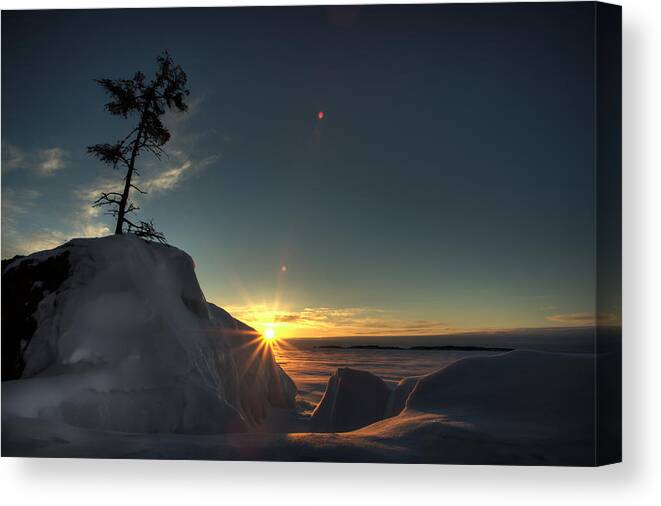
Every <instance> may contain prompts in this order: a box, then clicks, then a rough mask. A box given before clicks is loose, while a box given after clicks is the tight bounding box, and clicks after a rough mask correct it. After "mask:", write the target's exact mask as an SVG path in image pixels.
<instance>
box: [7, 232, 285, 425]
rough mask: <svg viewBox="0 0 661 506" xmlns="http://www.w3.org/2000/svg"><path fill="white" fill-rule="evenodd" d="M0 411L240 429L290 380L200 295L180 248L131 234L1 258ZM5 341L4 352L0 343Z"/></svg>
mask: <svg viewBox="0 0 661 506" xmlns="http://www.w3.org/2000/svg"><path fill="white" fill-rule="evenodd" d="M2 278H3V279H2V282H3V291H4V297H3V310H2V311H3V315H2V324H3V329H2V346H3V380H5V379H8V380H9V379H10V380H12V381H3V384H2V408H3V415H13V416H20V417H30V418H42V419H47V420H51V421H61V422H64V423H67V424H71V425H77V426H82V427H88V428H95V429H104V430H116V431H125V432H186V433H216V432H234V431H245V430H249V429H250V428H251V427H252V426H254V425H256V424H259V423H260V422H261V421H262V420H263V418H264V417H265V415H266V414H267V412H268V410H269V408H270V407H271V406H275V407H292V406H293V405H294V399H295V395H296V387H295V385H294V383H293V382H292V381H291V379H290V378H289V377H288V376H287V375H286V374H285V373H284V371H283V370H282V369H281V368H280V367H279V366H278V365H277V364H276V362H275V360H274V358H273V355H272V353H271V350H270V348H269V347H268V346H265V345H263V343H262V341H261V339H259V336H258V335H257V333H256V332H255V331H254V330H253V329H251V328H250V327H248V326H246V325H245V324H243V323H241V322H239V321H237V320H235V319H234V318H233V317H232V316H231V315H229V313H227V312H225V311H223V310H222V309H220V308H218V307H216V306H214V305H211V304H207V302H206V300H205V298H204V295H203V293H202V290H201V289H200V286H199V284H198V281H197V278H196V276H195V272H194V264H193V261H192V259H191V258H190V256H189V255H187V254H186V253H184V252H183V251H181V250H179V249H177V248H174V247H171V246H165V245H160V244H155V243H149V242H146V241H144V240H141V239H139V238H137V237H135V236H133V235H130V234H129V235H123V236H110V237H104V238H98V239H74V240H72V241H70V242H68V243H66V244H64V245H62V246H60V247H58V248H55V249H53V250H50V251H45V252H40V253H35V254H33V255H30V256H28V257H23V258H16V259H13V260H11V261H4V262H3V274H2ZM5 352H7V353H6V354H5Z"/></svg>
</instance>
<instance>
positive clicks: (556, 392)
mask: <svg viewBox="0 0 661 506" xmlns="http://www.w3.org/2000/svg"><path fill="white" fill-rule="evenodd" d="M594 394H595V392H594V356H593V355H590V354H575V355H574V354H563V353H544V352H534V351H513V352H510V353H506V354H504V355H497V356H491V357H471V358H464V359H462V360H458V361H457V362H454V363H453V364H451V365H449V366H447V367H445V368H443V369H441V370H439V371H437V372H435V373H433V374H429V375H427V376H423V377H421V378H420V379H419V380H418V381H417V383H416V385H415V387H414V388H413V390H412V391H411V394H410V395H409V397H408V399H407V401H406V408H405V410H415V411H422V412H427V413H438V414H442V415H444V416H445V417H447V419H448V420H449V421H456V422H460V423H462V424H464V425H469V426H470V427H471V430H475V431H479V432H482V433H489V434H492V435H498V436H502V437H510V436H516V437H535V438H556V437H557V438H563V439H572V438H574V439H577V440H581V439H585V438H589V437H591V435H592V434H594V409H593V408H594Z"/></svg>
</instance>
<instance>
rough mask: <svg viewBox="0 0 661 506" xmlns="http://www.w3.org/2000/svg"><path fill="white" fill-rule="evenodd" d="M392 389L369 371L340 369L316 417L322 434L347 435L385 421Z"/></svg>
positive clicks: (322, 399)
mask: <svg viewBox="0 0 661 506" xmlns="http://www.w3.org/2000/svg"><path fill="white" fill-rule="evenodd" d="M389 397H390V389H389V388H388V386H387V385H386V383H385V382H384V381H383V380H382V379H381V378H379V377H378V376H375V375H374V374H372V373H370V372H367V371H360V370H357V369H350V368H348V367H340V368H338V369H337V371H336V372H335V374H333V375H332V376H331V377H330V378H329V380H328V384H327V386H326V392H324V396H323V397H322V398H321V400H320V401H319V404H318V405H317V407H316V408H315V410H314V412H313V413H312V425H313V427H314V428H315V429H316V430H318V431H323V432H346V431H351V430H354V429H358V428H360V427H364V426H365V425H369V424H370V423H373V422H376V421H377V420H381V419H382V418H383V417H384V414H385V411H386V407H387V405H388V399H389Z"/></svg>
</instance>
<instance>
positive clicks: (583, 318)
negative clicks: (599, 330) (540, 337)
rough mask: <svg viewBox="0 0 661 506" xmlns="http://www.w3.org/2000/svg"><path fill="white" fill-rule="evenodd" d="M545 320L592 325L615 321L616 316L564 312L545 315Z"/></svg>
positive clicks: (610, 314)
mask: <svg viewBox="0 0 661 506" xmlns="http://www.w3.org/2000/svg"><path fill="white" fill-rule="evenodd" d="M546 320H547V321H550V322H553V323H563V324H568V325H594V324H595V323H597V322H598V323H601V324H607V323H615V322H616V321H617V317H616V316H615V315H614V314H612V313H598V314H595V313H565V314H556V315H550V316H547V317H546Z"/></svg>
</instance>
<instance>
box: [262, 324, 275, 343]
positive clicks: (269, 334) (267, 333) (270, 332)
mask: <svg viewBox="0 0 661 506" xmlns="http://www.w3.org/2000/svg"><path fill="white" fill-rule="evenodd" d="M264 339H265V340H266V341H275V329H274V328H273V327H266V329H264Z"/></svg>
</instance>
